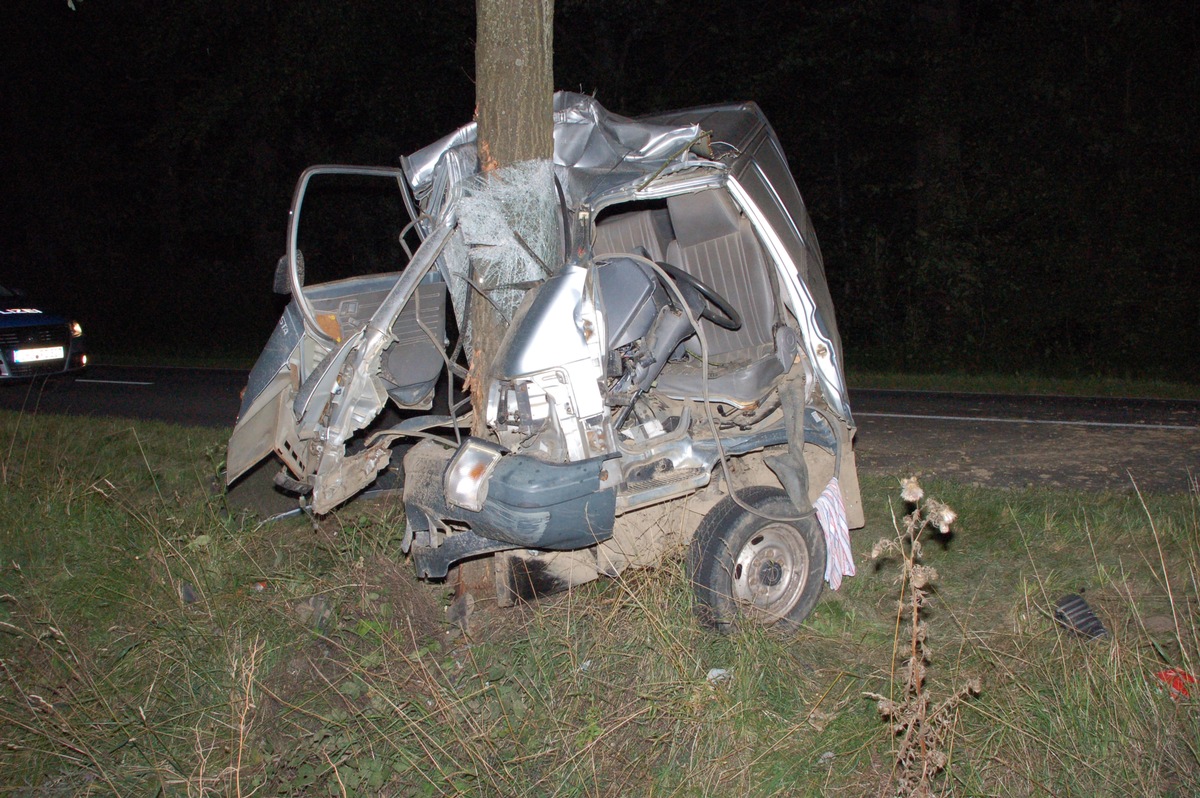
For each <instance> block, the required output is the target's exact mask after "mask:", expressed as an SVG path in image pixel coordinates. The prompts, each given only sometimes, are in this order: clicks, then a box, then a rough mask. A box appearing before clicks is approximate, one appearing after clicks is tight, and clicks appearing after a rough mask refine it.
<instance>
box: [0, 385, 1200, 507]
mask: <svg viewBox="0 0 1200 798" xmlns="http://www.w3.org/2000/svg"><path fill="white" fill-rule="evenodd" d="M245 382H246V372H245V371H241V370H237V369H182V368H153V367H117V366H95V367H93V368H91V369H89V370H88V371H87V372H86V373H85V374H84V375H83V376H81V377H80V378H79V379H78V380H76V381H75V383H74V384H73V385H71V386H69V387H68V386H59V387H55V386H50V387H48V388H42V387H41V386H40V385H39V384H37V383H32V384H31V383H25V384H18V385H9V386H5V387H3V388H0V407H2V408H5V409H9V410H18V411H20V410H24V411H25V412H39V413H68V414H75V415H97V416H118V417H126V418H138V419H150V420H157V421H168V422H173V423H177V424H186V425H195V426H213V427H226V428H232V427H233V424H234V421H235V420H236V417H237V411H238V406H239V400H238V395H239V393H240V391H241V390H242V387H243V386H244V385H245ZM850 401H851V407H852V408H853V412H854V416H855V421H856V422H857V423H858V427H859V431H858V437H857V439H856V442H855V450H856V453H857V457H858V464H859V468H860V470H862V471H864V472H866V473H875V474H890V475H903V474H906V473H918V474H923V475H926V476H944V477H950V478H955V479H959V480H963V481H966V482H970V483H974V484H980V485H990V486H996V487H1014V486H1022V487H1023V486H1028V485H1035V486H1036V485H1042V486H1049V487H1067V488H1083V489H1089V490H1130V489H1132V487H1133V485H1134V484H1135V483H1136V484H1137V486H1138V487H1139V488H1140V489H1142V490H1144V491H1183V490H1189V489H1194V487H1195V484H1194V483H1195V480H1196V479H1197V478H1200V402H1191V401H1177V400H1159V399H1112V398H1080V397H1060V396H1008V395H990V394H964V393H938V392H923V391H878V390H856V391H851V394H850Z"/></svg>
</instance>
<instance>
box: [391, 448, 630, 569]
mask: <svg viewBox="0 0 1200 798" xmlns="http://www.w3.org/2000/svg"><path fill="white" fill-rule="evenodd" d="M470 446H472V443H471V442H470V441H468V442H467V443H464V448H465V447H470ZM458 451H461V450H455V449H451V448H448V447H446V446H443V445H442V444H440V443H438V442H437V441H431V440H425V441H421V442H420V443H418V444H417V445H416V446H414V447H413V448H412V449H411V450H409V452H408V454H407V455H406V456H405V458H404V506H405V514H406V516H407V522H408V528H409V530H411V532H412V534H413V548H412V554H413V559H414V560H415V562H416V566H417V574H418V575H419V576H420V577H422V578H425V579H431V578H432V579H439V578H442V577H444V576H446V573H447V571H448V570H449V567H450V566H451V565H452V564H453V563H455V562H457V561H459V560H462V559H466V558H468V557H472V556H476V555H479V554H485V553H488V552H494V551H504V550H506V549H518V548H522V549H540V550H543V551H569V550H572V549H581V548H586V547H588V546H594V545H596V544H597V543H600V542H602V541H604V540H607V539H608V538H610V537H611V536H612V530H613V520H614V518H615V515H616V488H615V486H614V487H611V488H607V489H604V488H603V486H602V482H601V474H602V470H603V461H602V460H600V459H593V460H583V461H580V462H576V463H547V462H544V461H542V460H538V459H536V458H533V457H528V456H524V455H517V454H504V455H502V456H500V457H499V459H498V460H496V462H495V463H494V464H492V465H491V467H490V469H488V471H489V473H487V474H481V475H480V478H481V479H484V480H486V484H485V485H483V486H481V488H482V489H481V490H480V491H479V494H480V495H482V496H484V497H486V498H484V499H483V500H482V503H481V504H480V509H479V510H471V509H467V508H465V507H462V506H454V505H451V504H450V503H449V502H447V501H446V491H445V484H446V472H447V469H448V468H449V467H450V464H451V461H452V460H453V459H454V458H455V456H456V454H457V453H458ZM463 526H465V527H467V529H461V527H463ZM455 527H459V528H460V529H459V530H457V531H451V532H450V534H446V535H445V536H444V537H443V535H442V534H441V532H445V531H448V530H454V528H455Z"/></svg>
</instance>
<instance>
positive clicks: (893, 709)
mask: <svg viewBox="0 0 1200 798" xmlns="http://www.w3.org/2000/svg"><path fill="white" fill-rule="evenodd" d="M900 497H901V499H903V501H904V502H905V503H906V504H907V505H909V506H910V507H911V508H912V509H911V511H910V512H909V513H908V515H906V516H904V520H903V528H901V524H899V523H896V522H895V520H894V516H893V526H894V527H895V529H896V536H895V537H893V538H881V539H880V540H879V541H878V542H876V543H875V546H874V547H873V548H872V549H871V558H872V559H874V560H879V559H881V558H885V557H887V556H889V555H895V556H897V557H899V558H900V564H901V572H900V576H899V577H898V578H897V582H898V583H899V584H900V600H899V602H898V606H897V616H896V630H897V634H896V643H895V648H894V650H893V662H894V661H895V658H896V657H899V656H900V655H901V651H902V643H901V641H902V639H903V638H902V636H901V634H900V630H901V629H902V628H904V629H905V630H906V631H907V632H908V634H907V640H905V641H904V649H903V653H904V654H905V655H906V659H905V661H904V663H903V664H902V665H901V666H900V668H899V669H898V671H896V672H895V673H894V675H893V684H895V678H896V677H899V681H900V683H901V684H900V689H899V690H898V691H897V690H895V689H893V691H892V693H893V696H896V695H898V697H894V698H888V697H887V696H882V695H879V694H878V693H865V694H864V695H865V696H866V697H867V698H870V699H872V700H874V701H875V705H876V708H877V709H878V710H879V714H880V716H881V717H882V718H883V719H884V720H885V721H887V722H888V723H889V724H890V727H891V731H892V734H893V736H895V737H898V738H899V740H900V744H899V747H898V748H897V749H896V760H895V776H896V793H897V795H903V796H920V797H921V798H924V797H925V796H933V795H936V794H937V792H936V791H935V788H934V779H935V778H936V777H937V775H938V774H939V773H941V772H942V771H943V770H945V769H946V766H947V765H948V764H949V761H950V757H949V755H948V754H947V753H946V750H945V749H946V741H947V738H948V737H949V733H950V730H951V729H952V728H953V725H954V717H955V712H954V711H953V710H954V709H955V708H956V707H957V706H958V705H959V704H960V703H962V702H963V701H965V700H967V699H969V698H970V697H971V696H975V695H979V692H980V684H979V679H977V678H972V679H969V680H968V681H967V683H966V684H965V685H964V686H962V687H960V688H958V689H957V690H956V691H954V692H953V693H952V694H951V695H950V696H948V697H947V698H945V699H943V700H942V701H941V702H939V703H937V704H932V703H931V698H930V696H929V694H928V693H927V692H926V691H925V673H926V669H927V668H928V667H929V665H930V663H931V662H932V655H931V652H930V649H929V642H928V637H929V630H928V628H927V627H926V625H925V622H924V621H923V620H922V619H921V611H922V610H923V609H924V608H925V607H927V606H928V605H929V602H930V600H931V597H932V594H933V589H934V585H935V583H936V582H937V580H938V572H937V570H936V569H934V568H932V567H930V566H928V565H923V564H922V563H921V547H922V538H923V537H924V536H925V535H926V533H928V532H929V531H930V530H931V529H932V530H937V532H939V533H940V534H943V535H945V534H949V532H950V530H951V528H952V526H953V524H954V522H955V520H956V519H957V514H956V513H955V512H954V510H952V509H951V508H950V507H949V506H947V505H946V504H943V503H942V502H940V501H938V500H936V499H932V498H929V497H926V496H925V491H924V490H923V489H922V488H921V485H920V483H919V482H918V481H917V478H916V477H908V478H906V479H903V480H901V482H900Z"/></svg>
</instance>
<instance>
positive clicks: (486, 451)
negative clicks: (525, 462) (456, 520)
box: [443, 438, 504, 513]
mask: <svg viewBox="0 0 1200 798" xmlns="http://www.w3.org/2000/svg"><path fill="white" fill-rule="evenodd" d="M503 454H504V449H502V448H501V447H500V446H497V445H496V444H494V443H489V442H488V441H485V440H481V439H479V438H467V440H466V443H464V444H463V445H462V448H461V449H459V450H458V453H457V454H455V455H454V457H453V459H451V460H450V465H449V466H448V467H447V468H446V474H445V476H444V477H443V479H444V488H445V491H446V501H447V502H448V503H450V504H453V505H454V506H456V507H461V508H463V509H464V510H470V511H471V512H475V513H477V512H479V511H480V510H482V509H483V503H484V502H485V501H487V492H488V480H489V479H490V478H491V476H492V472H493V471H495V470H496V464H497V463H499V462H500V457H501V456H502V455H503Z"/></svg>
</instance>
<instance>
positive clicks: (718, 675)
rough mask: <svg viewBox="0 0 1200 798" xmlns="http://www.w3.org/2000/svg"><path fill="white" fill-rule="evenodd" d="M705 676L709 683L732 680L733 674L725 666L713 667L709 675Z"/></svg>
mask: <svg viewBox="0 0 1200 798" xmlns="http://www.w3.org/2000/svg"><path fill="white" fill-rule="evenodd" d="M704 678H705V680H706V681H707V682H708V683H709V684H722V683H724V682H728V681H731V680H732V679H733V674H732V673H730V672H729V671H727V670H726V669H724V668H711V669H709V671H708V676H706V677H704Z"/></svg>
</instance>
